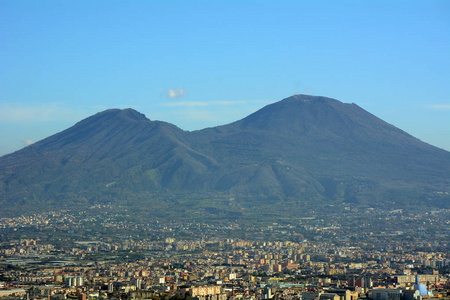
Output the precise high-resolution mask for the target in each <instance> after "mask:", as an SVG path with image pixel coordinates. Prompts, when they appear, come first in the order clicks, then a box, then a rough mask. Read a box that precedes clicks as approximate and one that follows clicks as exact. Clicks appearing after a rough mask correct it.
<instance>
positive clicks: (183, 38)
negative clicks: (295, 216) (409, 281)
mask: <svg viewBox="0 0 450 300" xmlns="http://www.w3.org/2000/svg"><path fill="white" fill-rule="evenodd" d="M300 93H301V94H312V95H320V96H327V97H331V98H335V99H338V100H340V101H342V102H346V103H351V102H354V103H356V104H358V105H359V106H361V107H362V108H364V109H366V110H367V111H369V112H371V113H373V114H374V115H376V116H378V117H380V118H381V119H383V120H385V121H387V122H389V123H391V124H393V125H395V126H397V127H399V128H401V129H403V130H405V131H406V132H408V133H410V134H412V135H414V136H416V137H418V138H420V139H421V140H423V141H425V142H427V143H430V144H433V145H435V146H438V147H440V148H443V149H446V150H449V151H450V2H449V1H432V0H426V1H298V0H297V1H287V0H286V1H231V0H230V1H114V0H108V1H83V0H77V1H75V0H65V1H60V0H55V1H46V0H42V1H22V0H0V155H3V154H6V153H10V152H13V151H15V150H18V149H20V148H22V147H24V146H25V145H27V144H29V143H32V142H35V141H38V140H40V139H43V138H45V137H47V136H50V135H52V134H54V133H57V132H59V131H62V130H64V129H66V128H68V127H70V126H72V125H73V124H75V123H76V122H77V121H79V120H81V119H83V118H85V117H88V116H90V115H92V114H94V113H96V112H99V111H102V110H105V109H108V108H127V107H132V108H135V109H136V110H138V111H140V112H142V113H144V114H145V115H146V116H147V117H148V118H149V119H151V120H162V121H167V122H171V123H173V124H175V125H177V126H178V127H180V128H182V129H185V130H196V129H202V128H205V127H211V126H216V125H222V124H226V123H229V122H232V121H235V120H238V119H240V118H243V117H245V116H246V115H248V114H250V113H252V112H254V111H256V110H257V109H259V108H261V107H263V106H265V105H267V104H269V103H273V102H276V101H279V100H281V99H283V98H286V97H289V96H291V95H293V94H300Z"/></svg>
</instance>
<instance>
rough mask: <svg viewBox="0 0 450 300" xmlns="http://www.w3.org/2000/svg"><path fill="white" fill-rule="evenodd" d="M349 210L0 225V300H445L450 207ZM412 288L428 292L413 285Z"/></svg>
mask: <svg viewBox="0 0 450 300" xmlns="http://www.w3.org/2000/svg"><path fill="white" fill-rule="evenodd" d="M121 210H122V211H121ZM352 210H354V209H352V208H347V209H344V211H346V212H347V213H346V215H345V216H344V215H342V212H340V213H336V214H335V215H330V214H329V215H328V218H323V217H320V214H316V215H314V214H311V216H309V217H302V218H299V219H298V220H280V221H279V222H277V223H274V222H272V223H270V224H256V225H255V224H253V223H252V222H242V221H240V222H237V221H232V220H222V221H216V222H202V221H195V222H190V223H189V222H177V221H175V220H171V219H163V218H162V219H158V220H157V219H152V218H148V219H142V221H143V222H136V221H135V220H134V221H133V219H132V218H127V217H126V214H125V213H124V211H123V208H120V209H119V208H115V207H113V206H108V205H103V206H102V205H97V206H93V207H91V209H90V210H86V211H77V210H73V211H68V210H64V211H54V212H49V213H43V214H34V215H30V216H21V217H17V218H3V219H1V220H0V230H1V232H2V235H1V248H0V257H1V259H0V268H1V269H0V272H1V273H0V274H1V277H0V282H1V290H0V295H2V296H3V297H6V298H5V299H23V298H27V299H29V298H34V299H44V298H45V299H54V300H56V299H69V298H78V299H130V298H145V299H182V298H184V299H186V298H198V299H271V298H275V299H305V300H306V299H318V300H320V299H336V300H337V299H343V300H353V299H357V298H370V299H422V298H448V297H449V295H448V290H449V273H450V257H449V247H450V245H449V220H450V218H449V215H450V211H449V210H434V211H430V212H418V213H411V212H406V211H401V210H394V211H377V210H373V209H368V210H367V211H366V212H365V214H363V215H362V216H361V212H360V211H353V212H352ZM288 221H289V222H288ZM294 221H295V223H294ZM415 275H418V276H417V280H418V281H417V283H416V276H415ZM420 285H422V286H425V287H426V294H424V292H423V291H422V294H421V292H419V290H418V289H415V287H418V286H420ZM334 297H337V298H334ZM339 297H340V298H339ZM383 297H385V298H383Z"/></svg>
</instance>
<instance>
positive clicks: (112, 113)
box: [94, 108, 149, 121]
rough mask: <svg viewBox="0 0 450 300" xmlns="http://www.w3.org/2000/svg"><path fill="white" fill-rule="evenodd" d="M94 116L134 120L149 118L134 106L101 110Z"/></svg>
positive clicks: (146, 119)
mask: <svg viewBox="0 0 450 300" xmlns="http://www.w3.org/2000/svg"><path fill="white" fill-rule="evenodd" d="M94 116H97V117H104V116H107V117H117V118H121V119H128V120H132V121H148V120H149V119H148V118H147V117H146V116H145V115H144V114H142V113H140V112H138V111H136V110H134V109H132V108H125V109H119V108H113V109H108V110H105V111H103V112H100V113H98V114H96V115H94Z"/></svg>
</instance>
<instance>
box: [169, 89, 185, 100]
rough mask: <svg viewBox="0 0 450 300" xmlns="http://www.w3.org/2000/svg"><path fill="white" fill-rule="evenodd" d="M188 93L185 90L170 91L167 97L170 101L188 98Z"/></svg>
mask: <svg viewBox="0 0 450 300" xmlns="http://www.w3.org/2000/svg"><path fill="white" fill-rule="evenodd" d="M186 95H187V92H186V91H185V90H184V89H169V90H168V91H167V96H168V97H169V98H170V99H175V98H180V97H183V96H186Z"/></svg>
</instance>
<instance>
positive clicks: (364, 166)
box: [0, 95, 450, 211]
mask: <svg viewBox="0 0 450 300" xmlns="http://www.w3.org/2000/svg"><path fill="white" fill-rule="evenodd" d="M449 186H450V153H449V152H446V151H444V150H441V149H438V148H436V147H433V146H430V145H428V144H426V143H423V142H421V141H420V140H418V139H416V138H414V137H412V136H411V135H409V134H407V133H405V132H403V131H402V130H400V129H398V128H396V127H394V126H392V125H390V124H388V123H386V122H384V121H382V120H380V119H379V118H377V117H375V116H374V115H372V114H370V113H368V112H367V111H365V110H364V109H362V108H360V107H359V106H357V105H356V104H345V103H342V102H340V101H338V100H335V99H331V98H326V97H316V96H308V95H295V96H292V97H289V98H286V99H284V100H281V101H279V102H276V103H273V104H270V105H267V106H266V107H264V108H262V109H260V110H258V111H256V112H255V113H253V114H251V115H249V116H248V117H246V118H244V119H242V120H239V121H236V122H233V123H230V124H228V125H223V126H218V127H214V128H207V129H203V130H198V131H193V132H187V131H183V130H181V129H179V128H178V127H176V126H174V125H172V124H169V123H166V122H161V121H150V120H149V119H147V118H146V117H145V115H143V114H141V113H139V112H137V111H135V110H133V109H124V110H119V109H111V110H107V111H104V112H100V113H98V114H95V115H93V116H91V117H89V118H87V119H84V120H82V121H80V122H79V123H77V124H75V125H74V126H73V127H71V128H68V129H67V130H65V131H62V132H60V133H58V134H55V135H53V136H51V137H48V138H46V139H44V140H42V141H39V142H37V143H35V144H33V145H31V146H28V147H26V148H24V149H22V150H20V151H17V152H15V153H12V154H9V155H6V156H3V157H1V158H0V196H1V198H0V199H1V200H0V201H1V205H2V207H6V208H11V209H12V210H14V209H18V208H26V207H41V208H42V209H44V208H45V207H54V206H60V207H65V206H68V205H73V204H77V205H92V204H98V203H120V202H121V201H124V199H128V200H127V201H131V200H130V199H137V200H136V201H139V199H144V198H145V199H172V200H167V201H174V200H173V199H174V195H177V196H176V197H175V198H177V200H176V201H181V199H191V198H192V197H193V195H197V196H196V197H200V198H202V199H203V198H208V199H209V198H211V199H212V198H217V197H219V198H221V199H222V198H223V199H236V200H235V202H233V205H235V203H238V204H236V205H238V206H239V207H242V208H245V207H248V208H250V207H255V206H264V205H266V206H270V205H275V204H280V203H283V205H288V206H292V207H293V208H295V207H297V208H300V207H305V206H308V205H335V204H340V203H353V205H362V206H366V207H370V206H379V205H382V206H388V207H389V206H392V207H409V206H412V205H417V206H424V205H427V206H435V207H449V197H448V192H450V191H449V188H448V187H449ZM446 193H447V194H446ZM148 201H149V202H146V203H147V204H148V205H152V202H151V201H152V200H148ZM154 201H156V200H154ZM192 201H194V200H192ZM192 201H191V202H190V200H189V201H188V200H186V201H185V202H183V203H185V205H186V207H187V208H186V209H187V210H188V211H189V209H188V208H189V207H193V206H196V205H198V203H196V204H195V203H194V202H192ZM225 202H226V201H225ZM225 202H223V203H225ZM177 203H179V202H177ZM205 203H206V202H205ZM214 203H216V202H214ZM214 203H209V204H207V205H209V206H210V208H211V207H212V208H214V206H217V205H219V204H217V203H216V204H214ZM223 203H222V204H223ZM226 203H227V202H226ZM227 205H228V204H227ZM230 205H231V204H230ZM233 205H231V206H230V207H234V206H233ZM219 206H220V205H219ZM214 209H217V207H216V208H214ZM222 209H224V208H223V207H222Z"/></svg>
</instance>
